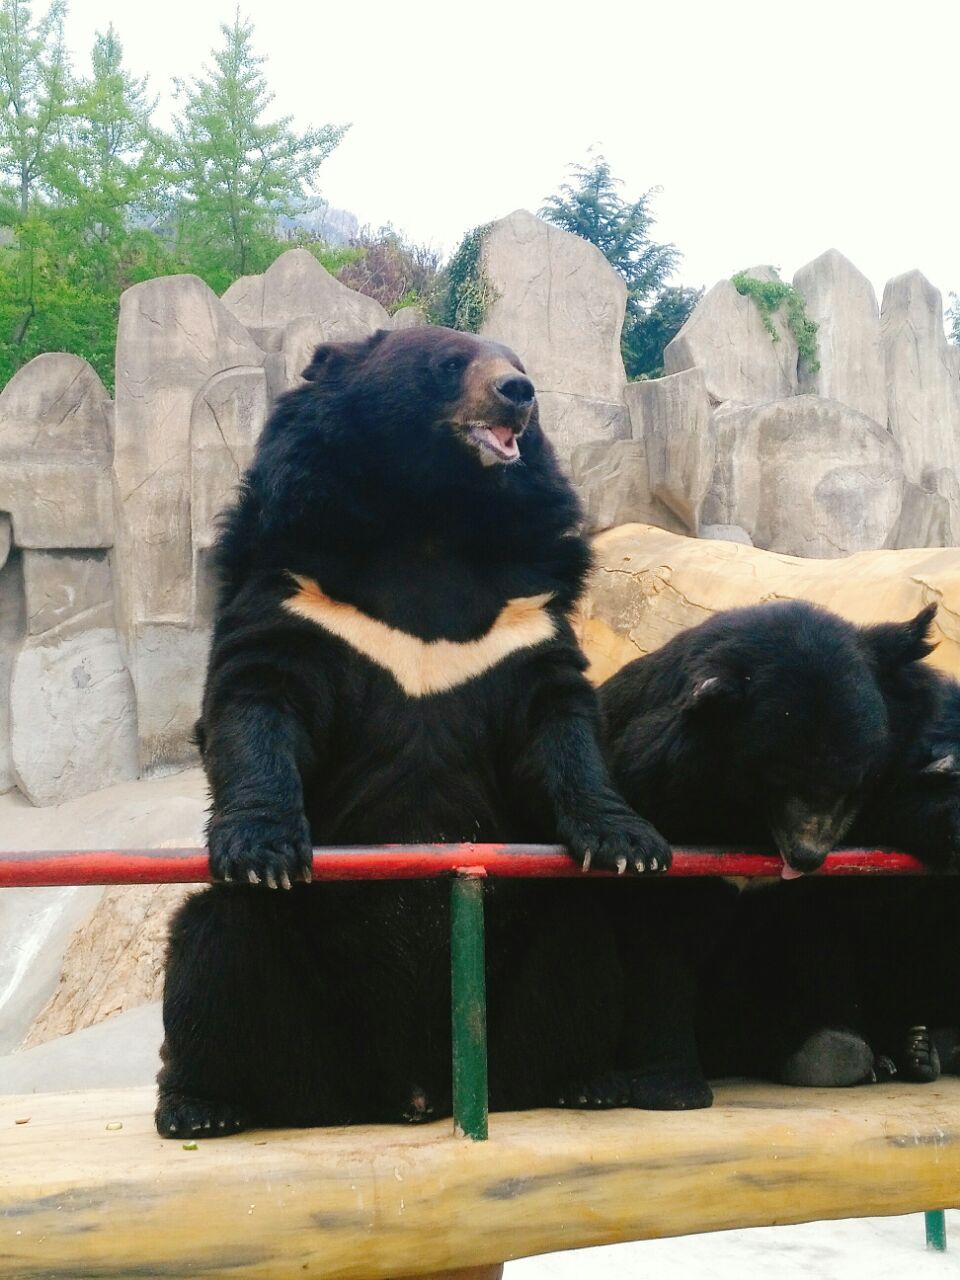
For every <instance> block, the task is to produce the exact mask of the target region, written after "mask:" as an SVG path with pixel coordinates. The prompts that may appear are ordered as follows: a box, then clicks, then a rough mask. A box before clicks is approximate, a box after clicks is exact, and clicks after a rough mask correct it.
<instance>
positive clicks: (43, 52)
mask: <svg viewBox="0 0 960 1280" xmlns="http://www.w3.org/2000/svg"><path fill="white" fill-rule="evenodd" d="M65 15H66V0H53V2H52V3H51V5H50V7H49V9H48V10H47V12H46V14H45V15H44V16H43V17H42V18H39V19H37V20H36V21H34V18H33V14H32V8H31V5H30V4H29V3H28V0H0V173H2V174H4V175H5V176H6V177H7V179H8V180H10V179H12V183H11V184H10V185H9V186H8V188H7V195H8V197H12V202H13V209H12V210H10V209H8V210H7V211H6V215H5V221H6V222H7V225H9V224H10V222H11V221H12V220H13V218H15V217H17V216H19V217H20V218H26V217H27V215H28V213H29V211H30V202H31V199H33V198H34V196H35V195H36V192H37V186H38V184H39V183H40V182H41V181H42V179H43V177H44V175H45V172H46V164H47V160H48V157H49V153H50V151H51V149H52V148H53V147H54V146H55V145H56V143H57V142H58V141H59V139H60V134H61V131H62V129H63V126H64V124H65V121H66V118H67V107H68V99H69V80H70V70H69V65H68V62H67V55H66V50H65V47H64V43H63V20H64V17H65Z"/></svg>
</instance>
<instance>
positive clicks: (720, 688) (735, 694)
mask: <svg viewBox="0 0 960 1280" xmlns="http://www.w3.org/2000/svg"><path fill="white" fill-rule="evenodd" d="M748 679H749V676H740V675H737V674H736V673H735V672H733V671H716V672H714V673H712V674H710V675H707V674H705V673H701V674H699V675H698V676H697V677H696V678H695V680H694V682H693V685H692V687H691V689H690V690H689V692H688V693H687V697H686V700H685V702H684V706H685V708H686V710H688V711H696V710H700V709H706V708H712V707H717V708H719V707H729V706H733V705H734V704H735V703H738V702H742V700H743V695H744V693H745V692H746V681H747V680H748Z"/></svg>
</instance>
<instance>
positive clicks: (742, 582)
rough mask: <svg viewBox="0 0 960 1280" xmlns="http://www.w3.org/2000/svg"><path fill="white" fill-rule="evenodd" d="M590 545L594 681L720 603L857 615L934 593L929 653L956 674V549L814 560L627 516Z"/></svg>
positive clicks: (587, 623)
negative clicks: (789, 603) (802, 603)
mask: <svg viewBox="0 0 960 1280" xmlns="http://www.w3.org/2000/svg"><path fill="white" fill-rule="evenodd" d="M594 553H595V557H596V570H595V573H594V576H593V579H592V582H591V586H590V590H589V592H588V594H587V596H586V598H585V600H584V602H583V605H582V608H581V614H580V617H579V620H578V629H579V632H580V635H581V639H582V642H583V644H584V647H585V649H586V651H587V656H588V657H589V658H590V662H591V667H590V675H591V678H592V679H593V680H595V681H597V682H598V683H599V682H600V681H602V680H605V679H606V678H607V677H608V676H610V675H612V674H613V673H614V672H615V671H617V670H619V669H620V667H622V666H623V665H624V663H626V662H629V661H631V660H632V659H633V658H637V657H639V656H640V655H641V654H645V653H650V652H651V651H652V650H654V649H657V648H659V647H660V646H661V645H662V644H665V643H666V641H668V640H669V639H671V638H672V637H673V636H675V635H676V634H677V632H678V631H683V630H685V629H686V628H687V627H692V626H696V624H697V623H699V622H703V621H704V619H705V618H708V617H709V616H710V615H711V614H713V613H716V612H717V611H718V610H720V609H731V608H735V607H737V606H739V605H748V604H759V603H760V602H761V601H764V600H795V599H803V600H812V601H813V602H814V603H816V604H821V605H823V606H825V607H826V608H828V609H833V610H834V612H836V613H839V614H840V615H841V616H842V617H845V618H848V619H849V620H850V621H851V622H857V623H871V622H887V621H898V620H900V619H904V618H909V617H912V616H913V615H914V614H915V613H917V612H918V611H919V610H920V609H921V608H923V606H924V605H926V604H930V603H931V602H932V601H938V602H939V604H940V610H939V612H938V614H937V620H936V632H935V634H936V638H937V640H938V641H939V643H938V645H937V648H936V649H935V650H934V652H933V655H932V656H931V658H930V661H931V662H932V663H933V664H934V665H935V666H937V667H940V668H941V669H942V670H944V671H947V672H949V673H950V674H951V675H954V676H958V677H960V548H955V547H954V548H933V549H929V550H905V551H861V552H860V553H858V554H857V555H852V556H847V557H846V558H845V559H843V560H812V559H800V558H799V557H795V556H788V555H782V554H779V553H776V552H771V551H761V550H760V549H759V548H757V547H750V546H745V545H744V544H742V543H736V542H721V541H708V540H704V539H697V538H687V537H683V536H681V535H679V534H675V533H667V532H666V531H664V530H663V529H657V528H655V527H653V526H652V525H642V524H632V525H623V526H622V527H620V528H619V529H611V530H609V531H608V532H607V533H602V534H600V535H599V537H597V538H596V539H595V540H594Z"/></svg>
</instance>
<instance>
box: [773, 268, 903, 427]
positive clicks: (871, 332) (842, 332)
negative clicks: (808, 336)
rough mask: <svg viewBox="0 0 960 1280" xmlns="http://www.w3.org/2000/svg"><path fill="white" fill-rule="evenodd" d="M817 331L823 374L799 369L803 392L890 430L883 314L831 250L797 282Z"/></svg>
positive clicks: (861, 280) (862, 279) (868, 288)
mask: <svg viewBox="0 0 960 1280" xmlns="http://www.w3.org/2000/svg"><path fill="white" fill-rule="evenodd" d="M793 286H794V288H795V289H796V290H797V292H798V293H799V294H800V295H801V296H802V297H803V300H804V302H805V303H806V307H807V315H808V316H809V318H810V319H811V320H813V321H814V322H815V324H816V325H817V358H818V360H819V363H820V368H819V369H818V370H817V371H816V372H813V371H811V370H810V369H807V368H803V367H802V368H801V369H800V390H801V391H804V392H812V393H813V394H815V395H819V396H823V397H824V398H825V399H827V400H837V401H839V402H840V404H845V405H847V406H848V407H849V408H851V409H856V410H857V412H858V413H863V414H865V415H866V416H867V417H868V418H872V419H873V420H874V422H879V423H880V425H881V426H882V427H885V426H886V425H887V390H886V378H885V374H884V358H883V343H882V341H881V338H880V311H879V308H878V307H877V295H876V294H875V293H874V291H873V285H871V283H870V281H869V280H868V279H867V277H866V276H865V275H863V274H862V272H860V271H858V270H857V268H856V267H855V266H854V265H853V263H852V262H850V261H849V260H848V259H847V258H845V257H844V256H843V254H842V253H838V252H837V250H836V249H828V250H827V252H826V253H822V254H821V255H820V257H819V258H814V260H813V261H812V262H808V263H807V265H806V266H804V267H801V268H800V270H799V271H798V272H797V273H796V275H795V276H794V277H793Z"/></svg>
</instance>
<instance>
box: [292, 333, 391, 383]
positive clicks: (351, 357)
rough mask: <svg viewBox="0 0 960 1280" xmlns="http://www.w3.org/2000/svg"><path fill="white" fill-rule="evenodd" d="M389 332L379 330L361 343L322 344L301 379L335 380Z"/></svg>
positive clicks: (307, 380) (315, 350)
mask: <svg viewBox="0 0 960 1280" xmlns="http://www.w3.org/2000/svg"><path fill="white" fill-rule="evenodd" d="M387 332H388V330H386V329H378V330H377V332H376V333H374V334H373V335H372V336H371V337H369V338H363V339H362V340H361V341H360V342H321V343H320V345H319V346H318V347H315V348H314V352H313V355H312V356H311V358H310V363H309V364H308V365H307V367H306V368H305V369H304V371H303V372H302V373H301V375H300V377H301V378H303V379H304V380H305V381H306V382H326V381H327V380H328V379H330V378H335V377H337V376H338V374H341V373H343V371H344V370H345V369H346V368H348V367H349V366H350V365H351V364H356V362H357V361H358V360H360V359H362V358H363V357H364V356H365V355H368V354H369V353H370V352H371V351H372V350H373V348H374V347H376V346H378V345H379V344H380V343H381V342H382V341H383V339H384V338H385V337H386V336H387Z"/></svg>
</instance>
